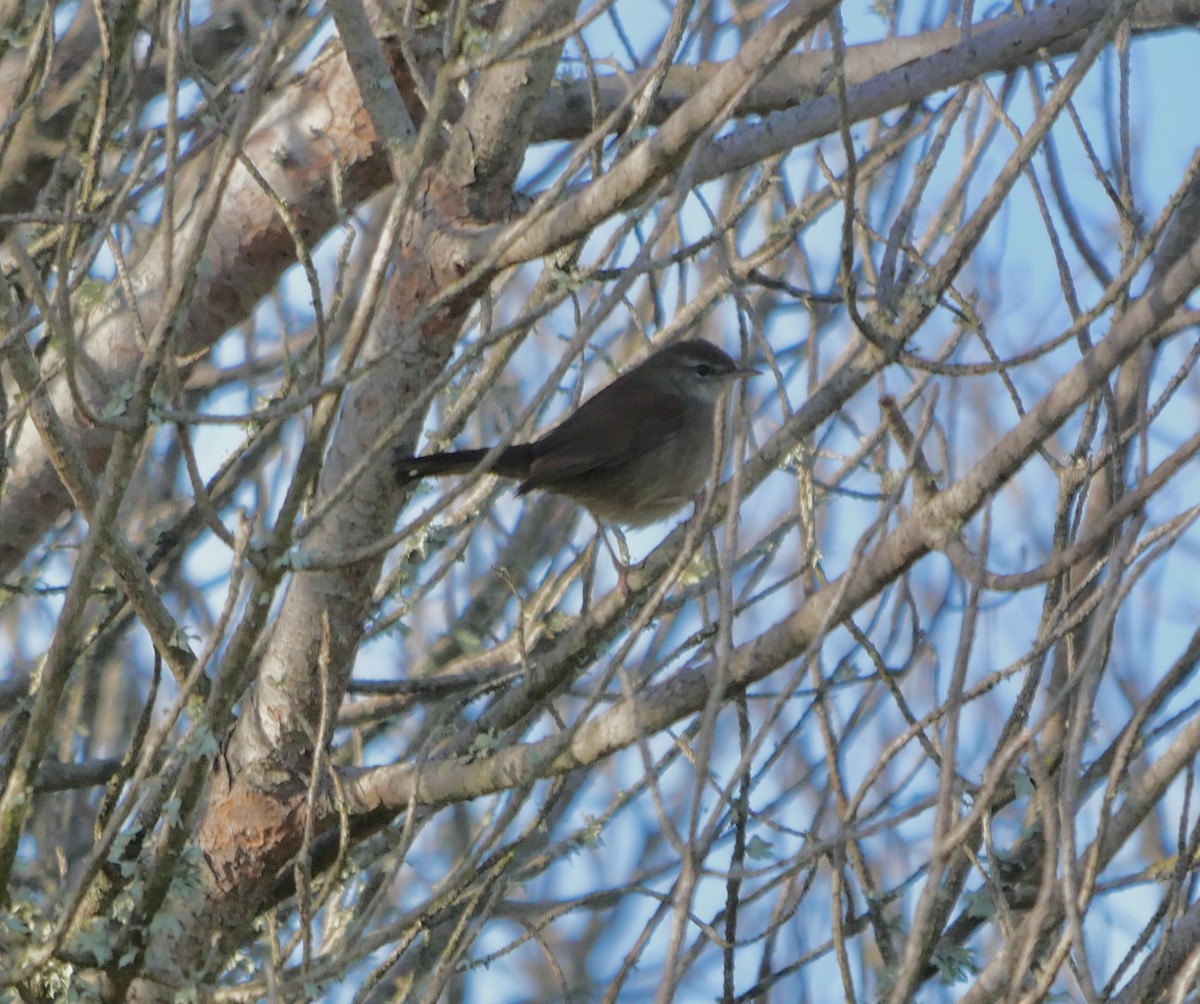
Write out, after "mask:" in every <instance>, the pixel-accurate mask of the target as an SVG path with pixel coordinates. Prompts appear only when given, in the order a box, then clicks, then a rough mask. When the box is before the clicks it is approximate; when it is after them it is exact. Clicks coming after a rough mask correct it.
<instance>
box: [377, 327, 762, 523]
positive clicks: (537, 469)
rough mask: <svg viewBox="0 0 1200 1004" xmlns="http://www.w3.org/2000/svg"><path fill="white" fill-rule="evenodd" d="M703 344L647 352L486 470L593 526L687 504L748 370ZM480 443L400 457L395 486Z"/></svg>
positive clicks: (471, 463) (445, 465) (450, 465)
mask: <svg viewBox="0 0 1200 1004" xmlns="http://www.w3.org/2000/svg"><path fill="white" fill-rule="evenodd" d="M757 372H758V371H757V370H754V369H750V368H746V367H741V366H739V365H738V364H737V363H736V362H734V360H733V359H732V358H731V357H730V356H729V355H728V354H726V353H725V352H724V351H723V350H721V349H719V348H717V347H716V346H715V345H713V344H711V343H710V342H706V341H703V340H701V339H687V340H684V341H679V342H674V343H672V344H670V345H668V346H666V347H665V348H661V349H659V350H658V351H657V352H654V353H652V354H651V355H650V356H648V357H647V358H646V359H645V360H644V361H643V362H642V363H640V364H639V365H638V366H635V367H634V368H633V369H631V370H630V371H629V372H627V373H625V374H623V375H621V376H619V377H617V379H615V380H614V381H613V382H612V383H610V384H609V385H608V386H607V387H605V388H603V389H602V390H600V391H598V392H597V393H596V394H594V395H593V396H592V397H590V398H588V399H587V400H586V401H584V402H583V404H582V405H580V406H579V408H578V409H577V410H576V411H575V412H574V413H572V414H571V415H570V416H568V417H567V418H566V419H564V420H563V421H562V422H561V423H560V424H559V425H557V426H555V427H554V428H553V429H551V430H550V431H549V432H547V433H546V434H545V435H543V436H541V437H540V438H538V439H535V440H533V441H532V442H529V443H519V444H514V445H512V446H506V447H505V448H504V449H502V450H500V451H499V453H497V454H496V456H495V457H493V458H492V460H491V461H490V464H489V467H488V470H489V471H490V472H491V473H493V474H498V475H500V476H501V477H505V478H512V479H515V480H517V481H518V482H519V484H518V486H517V494H518V495H525V494H526V493H528V492H531V491H534V490H542V491H547V492H551V493H553V494H555V495H563V496H566V497H567V498H569V499H572V500H573V501H574V502H576V503H578V504H579V505H582V506H584V507H585V508H586V509H588V510H589V511H590V512H591V514H592V515H593V516H594V517H595V519H596V520H597V522H599V523H601V524H609V525H613V526H618V527H630V528H632V527H643V526H649V525H650V524H652V523H657V522H659V521H661V520H663V519H666V518H667V517H668V516H670V515H671V514H672V513H674V512H676V511H678V510H679V509H680V508H682V507H683V506H685V505H686V504H687V503H688V502H690V501H695V500H696V499H697V497H698V493H699V491H700V489H702V488H703V487H704V484H705V482H706V481H707V480H708V475H709V471H710V470H711V468H712V459H713V451H714V449H715V448H716V439H715V435H714V431H713V415H714V412H715V411H716V407H717V403H718V402H719V401H720V399H721V397H722V396H723V395H724V393H725V392H726V391H727V390H729V388H730V387H732V386H733V385H734V383H736V382H737V381H738V380H741V379H743V378H745V377H749V376H752V375H754V374H755V373H757ZM489 452H490V451H489V450H486V449H477V450H453V451H449V452H445V453H430V454H427V455H425V456H421V457H414V456H408V455H400V456H398V457H397V461H396V471H397V478H398V480H399V481H400V483H401V484H407V483H410V482H412V481H414V480H418V479H421V478H426V477H438V476H443V475H452V474H466V473H468V472H470V471H472V470H474V469H475V468H476V467H478V466H479V464H480V462H481V461H483V459H484V457H486V456H487V454H488V453H489Z"/></svg>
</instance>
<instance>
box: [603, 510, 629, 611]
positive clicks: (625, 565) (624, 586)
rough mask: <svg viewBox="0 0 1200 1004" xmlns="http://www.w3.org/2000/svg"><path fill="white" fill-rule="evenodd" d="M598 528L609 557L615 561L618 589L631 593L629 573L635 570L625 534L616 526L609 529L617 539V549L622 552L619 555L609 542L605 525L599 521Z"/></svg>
mask: <svg viewBox="0 0 1200 1004" xmlns="http://www.w3.org/2000/svg"><path fill="white" fill-rule="evenodd" d="M596 528H597V529H598V530H599V531H600V539H601V540H602V541H604V546H605V547H606V548H607V549H608V553H609V556H610V557H611V558H612V560H613V567H615V568H616V570H617V588H618V589H619V590H621V592H623V593H627V592H629V572H630V570H631V569H632V568H633V562H631V561H630V560H629V544H628V543H627V542H626V540H625V534H623V533H622V532H621V531H620V530H619V529H618V528H617V527H615V526H609V527H607V529H609V530H612V533H613V536H614V537H616V538H617V549H618V550H619V551H620V552H621V553H620V554H619V555H618V554H617V551H614V550H613V546H612V544H611V543H610V542H609V539H608V534H606V533H605V532H604V531H605V529H606V527H605V524H603V523H601V522H599V521H597V523H596Z"/></svg>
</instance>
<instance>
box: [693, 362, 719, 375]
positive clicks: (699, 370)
mask: <svg viewBox="0 0 1200 1004" xmlns="http://www.w3.org/2000/svg"><path fill="white" fill-rule="evenodd" d="M714 373H716V370H714V369H713V368H712V366H710V365H709V364H708V363H696V376H698V377H710V376H712V375H713V374H714Z"/></svg>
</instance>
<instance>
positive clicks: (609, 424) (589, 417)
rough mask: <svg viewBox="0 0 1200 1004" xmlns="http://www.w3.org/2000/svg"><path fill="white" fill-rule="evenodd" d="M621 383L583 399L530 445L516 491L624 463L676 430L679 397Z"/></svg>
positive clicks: (680, 423) (679, 420)
mask: <svg viewBox="0 0 1200 1004" xmlns="http://www.w3.org/2000/svg"><path fill="white" fill-rule="evenodd" d="M622 379H623V378H622ZM621 383H622V380H618V381H616V382H614V383H613V384H611V385H610V386H608V387H606V388H605V389H604V390H602V391H601V392H600V393H599V394H597V395H595V396H594V397H592V398H589V399H588V400H587V401H585V402H584V403H583V404H582V405H581V406H580V407H579V410H578V411H576V412H575V413H574V414H573V415H571V417H570V418H568V419H567V420H566V421H564V422H563V423H562V425H559V426H558V427H557V428H554V429H552V430H551V431H550V432H548V433H547V434H546V435H545V436H543V437H542V438H541V439H539V440H538V441H537V442H536V443H534V444H533V454H534V459H533V463H532V464H531V465H530V471H529V476H528V477H527V478H526V479H525V480H524V481H523V482H522V483H521V487H520V489H519V490H520V492H521V493H522V494H524V493H525V492H527V491H529V490H531V489H533V488H550V489H553V488H555V487H556V486H559V485H562V484H563V483H565V482H570V481H573V480H575V479H576V478H579V477H583V476H585V475H587V474H590V473H598V472H600V471H603V470H607V469H611V468H613V467H616V466H618V465H620V464H624V463H628V462H630V461H632V460H634V459H636V458H637V457H639V456H641V455H642V454H643V453H646V452H647V451H649V450H653V449H654V448H655V447H657V446H659V445H661V444H663V443H665V442H667V441H668V440H670V439H673V438H674V437H676V436H678V435H679V433H680V431H681V430H682V428H683V420H684V404H683V402H682V401H681V400H680V399H679V397H677V396H676V395H672V394H663V393H662V392H661V391H660V390H658V389H657V388H645V387H643V386H642V385H640V384H638V383H631V384H629V385H626V386H620V384H621Z"/></svg>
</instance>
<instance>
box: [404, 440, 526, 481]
mask: <svg viewBox="0 0 1200 1004" xmlns="http://www.w3.org/2000/svg"><path fill="white" fill-rule="evenodd" d="M487 455H488V451H487V450H452V451H450V452H448V453H430V454H427V455H426V456H424V457H405V456H402V457H397V458H396V480H398V481H399V482H400V483H401V484H405V483H407V482H409V481H416V480H419V479H420V478H436V477H441V476H443V475H448V474H469V473H470V472H471V471H473V470H475V468H476V467H478V466H479V464H480V462H481V461H482V460H483V458H484V457H486V456H487ZM532 463H533V450H532V448H531V447H530V446H529V444H527V443H526V444H520V445H518V446H509V447H507V448H506V449H504V450H501V451H500V454H499V455H498V456H497V457H496V458H495V459H494V460H493V461H492V464H491V466H490V467H489V468H488V469H489V471H490V473H492V474H499V475H500V476H501V477H504V478H527V477H528V476H529V467H530V465H531V464H532Z"/></svg>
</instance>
